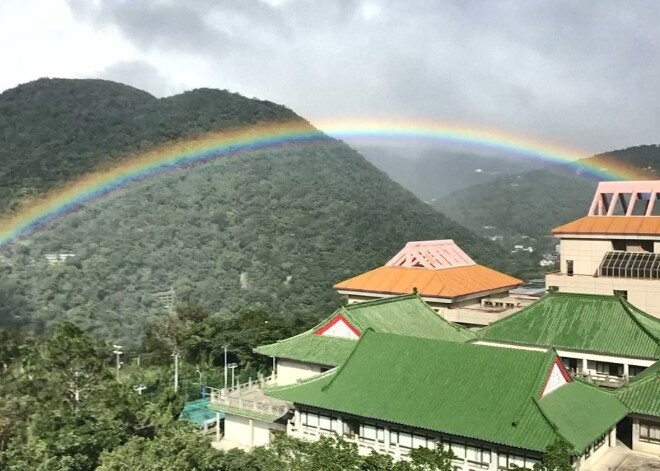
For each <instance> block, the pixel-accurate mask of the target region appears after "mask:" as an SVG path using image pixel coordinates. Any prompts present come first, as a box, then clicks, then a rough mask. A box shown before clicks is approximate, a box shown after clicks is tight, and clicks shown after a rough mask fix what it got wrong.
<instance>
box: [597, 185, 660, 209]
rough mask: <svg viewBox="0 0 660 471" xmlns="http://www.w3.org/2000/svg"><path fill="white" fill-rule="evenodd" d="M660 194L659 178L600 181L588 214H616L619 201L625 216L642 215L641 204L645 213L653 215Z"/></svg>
mask: <svg viewBox="0 0 660 471" xmlns="http://www.w3.org/2000/svg"><path fill="white" fill-rule="evenodd" d="M658 194H660V181H659V180H648V181H615V182H600V183H598V188H597V189H596V194H595V195H594V199H593V201H592V202H591V207H590V208H589V214H588V216H614V212H615V211H616V209H617V204H619V203H620V204H621V209H622V210H623V214H624V215H625V216H633V215H634V214H635V213H637V215H641V214H640V210H639V209H638V206H640V205H643V215H644V216H651V215H652V214H653V207H654V205H655V202H656V200H657V199H658ZM636 210H637V211H636Z"/></svg>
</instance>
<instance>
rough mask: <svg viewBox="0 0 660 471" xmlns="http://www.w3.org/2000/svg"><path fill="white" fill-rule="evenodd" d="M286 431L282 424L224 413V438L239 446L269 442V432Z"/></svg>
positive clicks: (245, 446)
mask: <svg viewBox="0 0 660 471" xmlns="http://www.w3.org/2000/svg"><path fill="white" fill-rule="evenodd" d="M273 431H281V432H284V431H286V426H285V425H284V424H278V423H273V422H266V421H261V420H258V419H250V418H247V417H242V416H239V415H234V414H227V413H226V414H225V437H224V438H225V439H226V440H228V441H230V442H233V443H235V444H237V445H240V446H241V447H244V448H247V449H252V448H254V447H257V446H265V445H268V444H270V437H271V432H273Z"/></svg>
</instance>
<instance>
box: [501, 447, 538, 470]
mask: <svg viewBox="0 0 660 471" xmlns="http://www.w3.org/2000/svg"><path fill="white" fill-rule="evenodd" d="M536 463H538V460H535V459H533V458H529V457H526V456H520V455H512V454H509V453H506V452H504V451H499V452H498V453H497V469H498V470H502V471H504V470H506V471H509V470H510V469H511V468H512V466H513V465H515V466H517V467H519V468H528V469H532V468H533V467H534V465H535V464H536Z"/></svg>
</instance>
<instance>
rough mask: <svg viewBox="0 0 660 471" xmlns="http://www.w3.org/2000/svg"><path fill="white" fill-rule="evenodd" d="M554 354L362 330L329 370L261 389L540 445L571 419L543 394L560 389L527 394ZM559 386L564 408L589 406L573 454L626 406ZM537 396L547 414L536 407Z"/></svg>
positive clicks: (537, 388)
mask: <svg viewBox="0 0 660 471" xmlns="http://www.w3.org/2000/svg"><path fill="white" fill-rule="evenodd" d="M555 358H556V354H555V353H554V352H553V351H550V352H534V351H526V350H517V349H508V348H499V347H488V346H482V345H474V344H470V343H455V342H445V341H436V340H431V339H421V338H413V337H404V336H397V335H392V334H382V333H376V332H373V331H371V330H369V331H367V333H365V334H364V335H363V337H362V339H361V340H360V342H359V343H358V346H357V347H356V348H355V350H354V351H353V352H352V353H351V355H350V356H349V358H348V359H347V360H346V362H345V363H344V364H343V365H342V366H341V367H340V368H339V369H338V370H336V371H333V372H331V373H327V374H325V375H322V376H320V377H318V378H315V379H311V380H308V381H305V382H302V383H300V384H298V385H294V386H286V387H281V388H275V389H273V390H271V391H270V395H272V396H273V397H277V398H280V399H284V400H288V401H292V402H296V403H299V404H303V405H308V406H314V407H319V408H322V409H328V410H333V411H338V412H344V413H349V414H354V415H357V416H361V417H367V418H372V419H380V420H384V421H388V422H393V423H398V424H403V425H408V426H411V427H418V428H423V429H428V430H435V431H439V432H445V433H448V434H453V435H458V436H464V437H471V438H476V439H481V440H486V441H489V442H494V443H500V444H506V445H511V446H514V447H519V448H524V449H528V450H536V451H543V450H545V448H546V447H547V446H548V445H549V444H550V443H551V442H552V441H553V440H554V439H555V438H556V436H557V434H556V432H555V431H554V428H553V426H552V425H551V423H555V424H556V426H557V427H558V428H559V432H560V433H561V432H562V431H563V430H564V429H565V428H567V427H571V426H572V425H573V424H572V422H570V421H568V420H567V418H566V414H565V413H564V411H563V410H562V409H561V408H559V407H557V406H555V405H554V403H553V402H554V401H552V400H549V399H550V398H551V397H552V395H554V394H556V393H558V392H559V391H561V388H560V389H559V390H557V391H554V392H552V393H550V394H548V395H547V396H546V397H545V398H543V399H542V400H541V401H538V402H537V401H536V398H538V397H539V395H540V392H541V390H542V388H543V386H544V384H545V381H546V378H547V376H548V374H549V373H550V369H551V367H552V365H553V363H554V361H555ZM564 387H566V388H568V387H567V386H564ZM584 388H588V389H589V392H588V393H587V392H584V391H583V389H584ZM562 393H563V394H564V396H567V397H565V399H566V400H568V401H569V404H568V405H567V406H566V407H567V408H568V412H569V414H568V415H570V413H571V412H573V411H575V413H576V414H577V413H578V411H579V410H580V409H582V408H586V409H589V408H594V409H595V410H598V415H599V417H598V418H597V419H596V418H590V417H585V418H584V420H585V421H586V422H587V425H585V426H583V428H582V429H581V430H580V431H579V432H574V434H573V440H574V441H572V443H573V444H574V445H575V446H576V449H577V450H578V451H581V449H580V448H579V447H581V446H582V445H583V443H585V442H588V443H591V442H592V441H594V440H595V439H596V438H598V437H599V436H600V435H601V434H602V433H604V432H605V431H606V430H607V428H609V426H612V425H614V424H615V423H616V422H617V421H618V420H619V419H620V418H621V416H622V415H621V411H622V410H623V411H624V413H623V415H625V411H626V409H625V408H623V406H622V405H621V404H620V402H619V401H618V399H617V398H616V397H614V396H612V395H611V394H608V393H605V392H601V391H598V390H596V389H595V388H594V387H592V386H589V385H584V384H575V385H573V384H571V385H570V389H567V391H565V392H564V391H562ZM585 400H589V404H585V403H584V401H585ZM546 403H547V404H548V416H547V417H546V415H544V413H543V412H542V411H541V409H542V408H544V407H545V404H546ZM539 405H540V407H539ZM585 415H586V414H585ZM514 422H515V426H514V425H513V423H514ZM602 424H606V425H604V426H603V425H602ZM569 435H570V434H569Z"/></svg>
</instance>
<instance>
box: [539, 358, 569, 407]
mask: <svg viewBox="0 0 660 471" xmlns="http://www.w3.org/2000/svg"><path fill="white" fill-rule="evenodd" d="M571 382H573V378H571V375H569V374H568V371H566V367H564V364H563V363H562V362H561V361H560V360H559V357H555V361H554V362H553V363H552V368H551V369H550V372H549V373H548V376H547V378H546V379H545V383H544V385H543V389H542V390H541V394H540V395H539V399H543V398H544V397H545V396H547V395H548V394H550V393H551V392H553V391H556V390H557V389H559V388H561V387H562V386H563V385H565V384H568V383H571Z"/></svg>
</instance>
